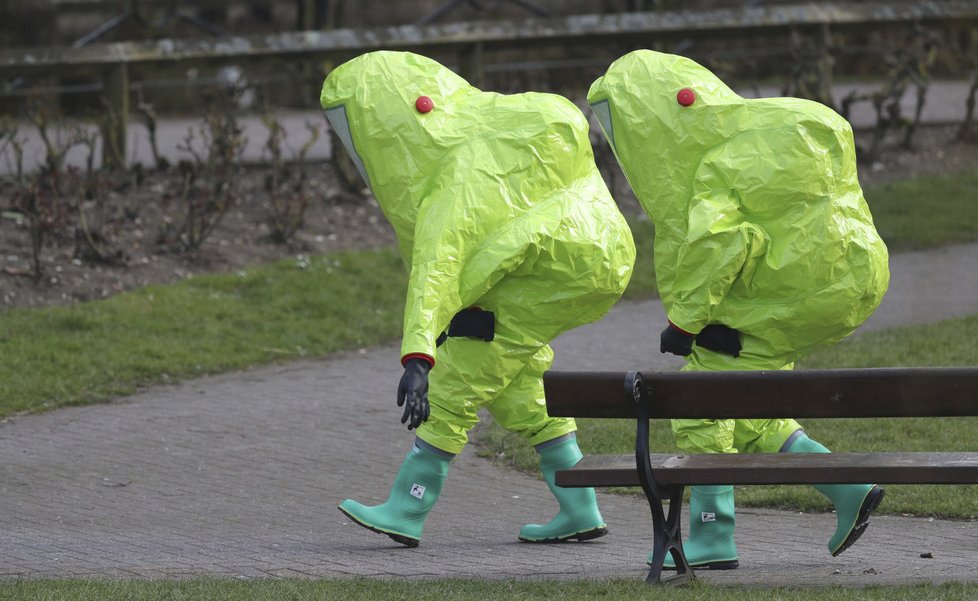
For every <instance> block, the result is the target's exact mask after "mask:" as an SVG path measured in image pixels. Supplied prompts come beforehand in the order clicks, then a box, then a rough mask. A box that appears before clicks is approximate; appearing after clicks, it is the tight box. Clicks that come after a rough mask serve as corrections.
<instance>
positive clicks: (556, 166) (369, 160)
mask: <svg viewBox="0 0 978 601" xmlns="http://www.w3.org/2000/svg"><path fill="white" fill-rule="evenodd" d="M320 101H321V104H322V107H323V109H324V110H325V112H326V116H327V118H328V120H329V122H330V125H331V126H332V127H333V129H334V131H335V132H336V133H337V135H338V136H339V137H340V139H341V140H342V141H343V144H344V146H345V147H346V150H347V152H348V153H349V154H350V155H351V157H352V158H353V160H354V163H355V164H357V166H358V168H359V169H360V173H361V175H362V176H363V178H364V180H365V181H366V183H367V184H368V185H369V187H370V189H371V191H372V192H373V194H374V196H375V197H376V199H377V202H378V203H379V204H380V207H381V209H382V210H383V211H384V214H385V216H386V217H387V218H388V220H389V221H390V222H391V224H392V225H393V227H394V230H395V233H396V235H397V239H398V244H399V246H400V249H401V254H402V256H403V258H404V260H405V262H406V263H407V264H408V265H409V266H410V268H411V274H410V278H409V283H408V298H407V302H406V304H405V311H404V337H403V341H402V355H404V356H406V355H407V354H414V353H421V354H424V355H427V356H429V357H434V352H435V340H436V339H437V337H438V335H439V334H440V333H441V332H442V331H444V330H445V328H446V327H447V326H448V323H449V321H450V320H451V318H452V316H453V315H455V314H456V313H457V312H458V311H460V310H461V309H463V308H467V307H470V306H473V305H477V304H479V302H480V300H481V299H483V296H484V295H485V294H486V293H487V292H488V291H489V290H490V289H491V288H493V286H495V285H497V284H498V283H499V282H500V281H501V280H502V279H503V278H505V277H506V276H507V274H510V273H512V272H514V271H515V270H518V269H522V270H524V271H526V272H527V273H528V274H530V273H532V274H534V275H537V277H538V279H541V281H543V279H544V276H543V275H538V274H537V273H536V272H537V271H541V273H542V270H543V265H548V267H547V269H548V270H551V271H552V270H556V271H557V272H559V271H560V270H561V269H563V270H564V274H563V276H562V277H563V279H565V280H567V279H569V278H570V274H571V270H572V269H576V268H577V267H579V266H580V265H569V264H568V265H563V266H562V265H561V264H560V262H559V261H556V259H554V258H555V257H570V256H571V255H573V253H567V252H563V251H561V250H560V248H561V246H560V245H561V244H565V243H566V244H572V243H576V242H574V241H573V240H571V239H570V238H575V237H580V238H582V239H586V240H587V241H588V244H597V245H599V246H600V245H605V246H604V248H603V249H602V251H601V252H598V253H596V254H594V256H593V260H594V261H595V270H594V273H598V272H599V271H600V270H597V264H598V262H601V263H603V264H604V267H607V268H608V270H609V271H608V273H611V272H613V273H615V274H616V277H617V278H619V279H620V280H621V281H623V282H627V281H628V277H629V276H630V274H631V267H632V262H633V260H634V244H633V243H632V241H631V235H630V232H628V229H627V225H625V224H624V221H623V219H622V217H621V215H620V214H619V213H618V210H617V206H616V205H615V204H614V201H613V200H612V199H611V197H610V195H609V193H608V191H607V188H606V187H605V185H604V182H603V181H602V179H601V177H600V174H599V173H598V172H597V168H596V166H595V164H594V157H593V154H592V151H591V146H590V142H589V140H588V126H587V120H586V118H585V117H584V115H583V113H581V111H580V110H579V109H578V108H577V107H576V106H575V105H574V104H573V103H572V102H570V101H569V100H567V99H566V98H562V97H560V96H556V95H552V94H538V93H532V92H529V93H524V94H512V95H503V94H497V93H493V92H483V91H481V90H478V89H477V88H475V87H473V86H471V85H469V84H468V83H467V82H466V81H465V80H464V79H462V78H461V77H459V76H458V75H456V74H455V73H453V72H452V71H451V70H450V69H448V68H446V67H444V66H442V65H441V64H439V63H438V62H436V61H434V60H431V59H429V58H426V57H423V56H419V55H416V54H412V53H406V52H386V51H383V52H371V53H367V54H364V55H361V56H359V57H357V58H355V59H353V60H351V61H349V62H347V63H345V64H343V65H341V66H339V67H337V68H336V69H334V70H333V71H332V72H330V73H329V75H328V76H327V78H326V80H325V82H324V83H323V88H322V95H321V98H320ZM582 210H585V211H586V212H588V214H589V215H588V216H587V217H586V218H585V217H584V215H583V214H582V213H581V211H582ZM568 228H570V229H568ZM568 231H573V235H570V234H566V232H568ZM565 234H566V235H567V236H568V239H567V240H566V241H561V242H559V243H558V242H556V241H555V240H554V239H555V237H560V236H565ZM541 255H545V257H546V258H545V260H540V256H541ZM562 260H565V261H570V259H569V258H564V259H562ZM558 275H559V273H558ZM558 275H553V274H548V277H549V276H553V277H558ZM596 279H597V276H596V275H592V276H590V277H589V278H586V277H585V278H582V277H579V276H577V275H575V276H574V279H573V280H572V281H569V282H565V283H564V285H565V286H568V287H576V288H577V289H579V290H580V291H586V290H589V289H591V288H592V287H595V286H597V285H598V282H597V281H596ZM602 285H603V283H602ZM568 294H569V295H570V296H573V293H571V292H568ZM535 301H539V299H534V298H530V297H528V298H526V299H525V302H526V303H527V306H533V303H534V302H535ZM505 318H506V316H497V322H498V321H499V320H500V319H505ZM540 319H541V320H546V319H548V318H547V316H546V315H541V317H540ZM550 319H552V320H555V321H557V320H558V317H557V316H553V317H551V318H550ZM559 319H564V316H560V318H559Z"/></svg>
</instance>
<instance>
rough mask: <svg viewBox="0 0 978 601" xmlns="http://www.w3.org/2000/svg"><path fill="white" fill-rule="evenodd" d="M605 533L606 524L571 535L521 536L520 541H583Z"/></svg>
mask: <svg viewBox="0 0 978 601" xmlns="http://www.w3.org/2000/svg"><path fill="white" fill-rule="evenodd" d="M605 534H608V529H607V528H606V527H604V526H601V527H599V528H594V529H592V530H587V531H586V532H577V533H575V534H571V535H570V536H561V537H555V538H541V539H531V538H523V537H522V536H521V537H519V538H520V541H522V542H524V543H540V544H552V543H566V542H567V541H570V540H577V542H582V541H586V540H592V539H595V538H601V537H602V536H604V535H605Z"/></svg>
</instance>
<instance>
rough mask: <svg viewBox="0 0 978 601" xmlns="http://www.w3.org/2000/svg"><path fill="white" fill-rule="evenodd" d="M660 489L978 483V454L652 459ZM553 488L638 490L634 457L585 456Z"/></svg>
mask: <svg viewBox="0 0 978 601" xmlns="http://www.w3.org/2000/svg"><path fill="white" fill-rule="evenodd" d="M651 457H652V469H653V473H654V475H655V478H656V480H657V481H658V482H660V483H661V484H682V485H684V486H689V485H699V484H860V483H875V484H978V453H827V454H804V453H753V454H731V455H723V454H703V455H666V454H652V455H651ZM556 483H557V485H558V486H566V487H584V486H599V487H600V486H639V481H638V473H637V472H636V470H635V456H634V455H591V456H586V457H585V458H584V459H582V460H581V462H580V463H578V464H577V465H576V466H575V467H573V468H571V469H569V470H559V471H558V472H557V475H556Z"/></svg>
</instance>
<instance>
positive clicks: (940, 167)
mask: <svg viewBox="0 0 978 601" xmlns="http://www.w3.org/2000/svg"><path fill="white" fill-rule="evenodd" d="M955 132H956V127H951V126H943V127H927V128H922V129H920V130H919V131H918V132H917V134H916V136H915V138H914V148H913V149H911V150H906V149H902V148H899V144H898V141H897V140H893V141H888V143H887V145H886V147H885V150H884V152H883V153H882V157H881V158H880V159H879V160H877V161H874V162H872V163H863V164H860V166H859V169H860V180H861V181H862V183H863V185H871V184H880V183H885V182H890V181H895V180H900V179H906V178H910V177H917V176H920V175H925V174H941V173H948V172H953V171H963V170H967V169H973V170H974V169H978V144H964V143H961V142H955V141H954V135H955ZM868 142H869V134H868V133H866V132H857V144H860V145H864V144H868ZM599 152H600V151H599ZM600 156H601V157H607V158H601V159H599V160H614V159H613V157H611V155H610V153H603V154H601V155H600ZM605 167H608V166H605ZM610 167H611V168H613V169H615V170H617V166H613V165H612V166H610ZM306 169H307V171H306V173H307V177H308V183H307V188H306V190H307V194H308V198H309V199H310V205H309V207H308V209H307V211H306V213H305V219H304V225H303V226H302V228H301V229H300V230H299V231H298V232H297V233H296V235H295V237H294V238H293V239H292V240H290V241H288V242H286V243H278V242H273V241H271V239H270V236H269V234H270V233H271V228H270V227H269V223H270V216H271V214H272V213H271V206H270V201H269V194H268V192H267V191H266V188H265V179H266V176H267V175H268V173H269V169H268V168H267V167H262V166H250V167H243V168H242V169H241V171H240V174H239V177H237V178H236V184H237V186H238V190H239V192H238V193H237V194H236V196H235V201H234V203H233V206H231V208H230V209H229V210H228V212H227V213H226V214H225V216H224V218H223V219H222V221H221V222H220V224H219V226H218V227H217V228H216V229H215V230H214V232H213V233H212V234H211V235H210V236H209V237H208V238H207V239H206V240H205V241H204V243H203V244H202V245H201V247H200V248H199V249H198V250H196V251H194V252H192V253H178V252H175V251H173V250H172V249H168V248H166V247H165V246H164V245H162V244H161V243H160V232H161V230H162V229H163V228H164V227H166V225H167V224H170V225H171V226H172V225H173V224H176V223H179V219H180V218H181V215H180V212H179V211H178V210H176V205H177V204H178V203H176V202H175V201H174V200H172V197H173V196H174V195H175V194H176V193H177V192H176V191H177V190H179V184H180V176H179V174H178V173H177V172H176V170H171V171H169V172H154V173H149V174H147V175H146V178H145V180H144V181H143V182H142V184H141V185H140V186H138V187H135V186H133V185H129V184H120V185H117V186H116V188H115V189H114V190H113V191H111V192H110V193H109V194H108V196H107V201H106V203H105V210H104V211H103V217H102V220H101V221H102V223H103V226H102V228H101V230H102V232H103V234H104V238H105V241H106V244H107V246H108V247H110V248H111V249H113V252H112V253H109V254H111V255H112V260H110V261H109V262H104V261H103V262H99V261H92V260H91V259H86V258H84V257H83V256H82V255H83V254H84V253H83V252H80V251H79V249H84V245H79V244H78V243H76V241H75V240H74V238H73V236H72V235H70V234H69V233H72V232H74V231H75V228H74V225H73V224H69V226H68V227H66V228H64V232H65V233H63V234H62V235H61V236H60V237H58V238H54V239H51V240H50V241H49V243H48V244H47V245H46V246H45V248H44V251H43V253H42V260H43V270H44V276H43V278H41V280H40V281H38V282H35V281H34V279H33V278H32V277H30V273H31V269H32V262H31V251H30V237H29V235H28V233H27V227H26V225H25V224H24V223H23V222H22V221H18V220H17V219H15V218H14V216H13V214H12V213H11V212H10V207H9V205H10V202H11V198H12V185H11V183H10V182H9V181H8V182H0V199H3V200H0V210H3V211H4V213H3V214H4V217H3V218H2V219H0V312H2V311H4V310H6V309H10V308H13V307H39V306H48V305H67V304H71V303H73V302H76V301H84V300H91V299H98V298H105V297H108V296H111V295H113V294H117V293H119V292H122V291H125V290H130V289H133V288H137V287H141V286H146V285H148V284H157V283H170V282H175V281H178V280H181V279H183V278H187V277H192V276H194V275H198V274H204V273H227V272H234V271H237V270H240V269H242V268H244V267H247V266H249V265H254V264H257V263H265V262H269V261H274V260H277V259H282V258H286V257H294V256H296V255H299V254H303V255H311V254H321V253H327V252H331V251H335V250H345V249H360V248H370V247H377V246H383V245H390V244H393V243H394V234H393V230H392V229H391V227H390V225H389V224H388V223H387V221H386V219H385V218H384V216H383V214H382V213H381V211H380V209H379V207H378V206H377V203H376V201H375V200H374V199H373V198H371V197H369V196H366V197H359V196H355V195H349V194H345V193H343V192H342V191H340V187H339V185H338V184H337V182H336V179H335V176H334V174H333V172H332V170H331V168H330V167H329V166H328V165H325V164H321V165H308V166H307V167H306ZM604 171H605V172H606V173H608V169H604ZM616 179H617V182H616V185H615V188H616V198H617V199H618V201H619V204H620V205H621V207H622V211H623V212H625V213H628V214H633V213H635V212H637V211H639V210H640V209H639V208H638V204H637V203H636V202H635V199H634V197H633V196H632V195H631V192H630V191H629V190H628V189H627V184H626V183H625V182H624V178H622V177H620V175H619V176H618V177H617V178H616ZM168 196H169V197H171V200H170V201H169V202H166V203H164V202H161V200H162V199H164V198H166V197H168Z"/></svg>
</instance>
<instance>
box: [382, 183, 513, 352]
mask: <svg viewBox="0 0 978 601" xmlns="http://www.w3.org/2000/svg"><path fill="white" fill-rule="evenodd" d="M474 190H477V188H476V187H473V186H452V187H449V188H448V189H445V190H442V191H441V192H438V193H437V194H434V195H432V196H430V197H429V198H427V199H425V201H424V202H423V203H422V205H421V207H420V208H419V211H418V220H417V225H416V227H415V236H414V250H413V255H412V258H411V274H410V277H409V279H408V291H407V300H406V302H405V306H404V331H403V338H402V342H401V356H402V357H405V356H407V355H417V354H422V355H427V356H428V357H432V358H433V357H434V356H435V340H436V339H437V338H438V335H439V334H440V333H441V332H442V331H444V330H445V328H447V327H448V324H449V323H450V322H451V319H452V317H453V316H454V315H455V314H456V313H458V312H459V311H460V310H462V309H464V308H467V307H468V306H470V304H472V303H474V302H475V301H476V300H477V299H478V293H475V292H473V291H479V290H481V291H484V290H485V289H487V288H488V287H489V286H491V283H492V281H495V280H497V279H498V278H499V277H500V276H499V274H498V273H496V272H497V271H499V270H500V269H502V268H504V267H505V265H506V261H505V257H500V258H499V260H497V261H493V262H489V263H488V264H486V265H485V266H483V269H472V268H471V266H470V263H472V262H473V261H472V259H473V256H474V255H480V256H481V255H484V254H485V252H486V251H485V248H486V247H487V246H488V247H491V246H492V245H491V243H490V242H489V241H490V239H491V238H492V237H493V235H494V233H495V232H496V231H497V230H498V228H499V227H500V226H501V224H502V223H504V222H505V220H506V219H507V217H508V213H507V210H508V209H507V207H504V206H500V203H494V202H492V200H491V199H486V198H484V197H482V196H481V195H479V193H478V192H477V191H474ZM490 252H491V251H490ZM479 265H480V266H481V263H479Z"/></svg>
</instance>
